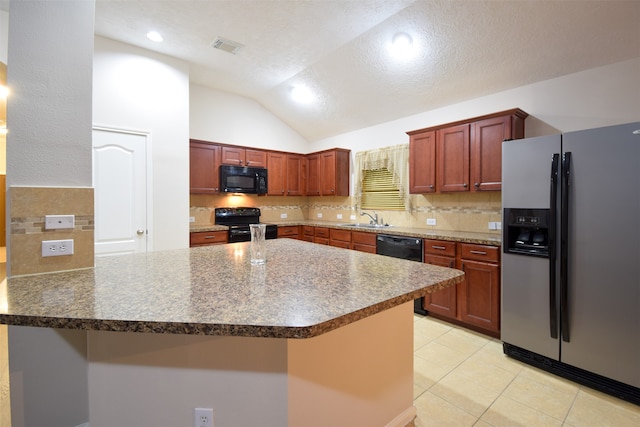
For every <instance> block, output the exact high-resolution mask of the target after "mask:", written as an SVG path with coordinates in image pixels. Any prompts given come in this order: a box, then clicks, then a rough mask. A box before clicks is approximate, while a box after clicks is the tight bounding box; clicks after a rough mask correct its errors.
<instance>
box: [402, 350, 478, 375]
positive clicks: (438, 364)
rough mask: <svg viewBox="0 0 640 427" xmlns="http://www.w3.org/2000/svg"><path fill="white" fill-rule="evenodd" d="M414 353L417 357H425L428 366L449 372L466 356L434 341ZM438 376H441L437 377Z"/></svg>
mask: <svg viewBox="0 0 640 427" xmlns="http://www.w3.org/2000/svg"><path fill="white" fill-rule="evenodd" d="M414 354H415V355H416V356H417V357H418V358H422V359H425V360H426V361H427V362H428V363H429V366H432V367H434V368H439V369H441V370H443V371H444V372H446V373H448V372H450V371H451V370H452V369H453V368H455V367H456V366H458V365H459V364H460V363H462V362H463V361H464V360H465V359H466V358H467V357H468V355H466V354H462V353H461V352H459V351H456V350H453V349H451V348H450V347H446V346H444V345H442V344H439V343H437V342H435V341H432V342H430V343H429V344H427V345H425V346H422V347H421V348H420V349H418V350H417V351H416V352H415V353H414ZM443 376H444V375H443ZM440 378H442V377H439V378H438V379H440Z"/></svg>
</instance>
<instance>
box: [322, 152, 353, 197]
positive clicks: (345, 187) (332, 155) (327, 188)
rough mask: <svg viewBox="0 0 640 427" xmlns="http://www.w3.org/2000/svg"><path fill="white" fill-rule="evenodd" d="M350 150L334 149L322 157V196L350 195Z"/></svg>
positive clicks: (324, 153) (323, 153)
mask: <svg viewBox="0 0 640 427" xmlns="http://www.w3.org/2000/svg"><path fill="white" fill-rule="evenodd" d="M349 153H350V151H349V150H343V149H338V148H337V149H333V150H328V151H323V152H320V153H318V154H319V155H320V195H322V196H348V195H349V175H350V173H349Z"/></svg>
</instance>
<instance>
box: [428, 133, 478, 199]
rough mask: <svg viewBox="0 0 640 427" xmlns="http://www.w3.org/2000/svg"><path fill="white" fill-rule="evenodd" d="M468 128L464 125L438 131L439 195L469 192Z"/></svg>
mask: <svg viewBox="0 0 640 427" xmlns="http://www.w3.org/2000/svg"><path fill="white" fill-rule="evenodd" d="M469 128H470V126H469V125H468V124H464V125H458V126H452V127H449V128H444V129H439V130H438V136H437V147H436V150H437V153H438V162H437V166H436V168H437V170H438V181H437V183H438V184H437V188H438V191H439V192H441V193H448V192H454V191H469V145H470V141H469V134H470V131H469Z"/></svg>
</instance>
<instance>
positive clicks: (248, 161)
mask: <svg viewBox="0 0 640 427" xmlns="http://www.w3.org/2000/svg"><path fill="white" fill-rule="evenodd" d="M249 163H251V162H250V161H247V166H249ZM240 164H242V162H240Z"/></svg>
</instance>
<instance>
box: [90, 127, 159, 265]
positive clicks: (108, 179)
mask: <svg viewBox="0 0 640 427" xmlns="http://www.w3.org/2000/svg"><path fill="white" fill-rule="evenodd" d="M147 139H148V135H147V134H144V133H139V132H129V131H123V130H116V129H107V128H97V127H94V128H93V187H94V199H95V200H94V214H95V254H96V256H104V255H120V254H127V253H133V252H146V251H147V249H148V244H149V238H148V236H149V234H148V230H149V226H148V221H147V191H148V189H147V183H148V170H149V169H150V168H148V165H147V149H148V147H147Z"/></svg>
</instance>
